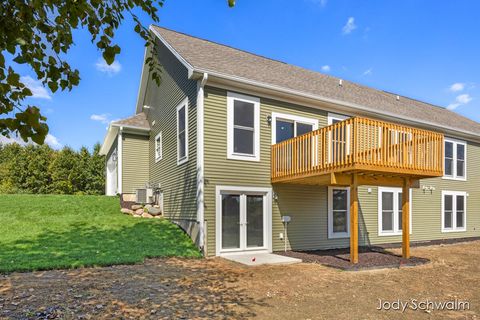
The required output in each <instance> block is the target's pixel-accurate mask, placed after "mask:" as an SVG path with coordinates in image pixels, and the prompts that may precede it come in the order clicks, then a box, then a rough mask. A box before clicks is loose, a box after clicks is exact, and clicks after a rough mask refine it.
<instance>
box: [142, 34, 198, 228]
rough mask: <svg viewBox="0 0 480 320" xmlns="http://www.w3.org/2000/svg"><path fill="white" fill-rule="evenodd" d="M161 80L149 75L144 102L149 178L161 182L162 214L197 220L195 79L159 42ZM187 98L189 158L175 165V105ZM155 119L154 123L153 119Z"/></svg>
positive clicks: (154, 182) (152, 181)
mask: <svg viewBox="0 0 480 320" xmlns="http://www.w3.org/2000/svg"><path fill="white" fill-rule="evenodd" d="M157 46H158V57H159V61H160V64H161V65H162V74H161V77H162V79H161V84H160V86H157V84H156V83H155V81H152V80H151V79H150V77H149V80H148V83H147V87H146V93H145V98H144V101H143V104H144V105H148V106H149V107H150V108H149V109H145V110H144V112H145V113H146V115H147V119H148V121H149V123H150V126H151V132H150V156H149V158H150V179H149V181H150V182H151V183H152V184H161V190H162V192H163V197H164V210H165V215H166V216H167V217H168V218H170V219H172V220H175V221H178V222H179V223H181V224H182V225H183V222H182V221H195V220H196V192H197V189H196V188H197V184H196V181H197V177H196V145H197V141H196V134H197V127H196V118H197V110H196V94H197V93H196V92H197V82H196V81H194V80H189V79H188V71H187V69H186V68H185V67H184V66H183V65H182V64H181V63H180V62H179V61H178V60H177V59H176V58H175V56H174V55H173V54H172V53H171V52H170V51H169V50H168V49H167V48H166V47H165V46H164V45H163V44H161V43H160V42H158V43H157ZM185 98H188V161H187V162H186V163H183V164H181V165H177V112H176V108H177V106H178V105H179V104H180V103H181V102H182V101H183V100H184V99H185ZM153 121H155V123H153ZM160 131H161V132H162V139H163V143H162V145H163V158H162V160H160V161H158V162H157V161H155V136H156V135H157V134H158V133H159V132H160Z"/></svg>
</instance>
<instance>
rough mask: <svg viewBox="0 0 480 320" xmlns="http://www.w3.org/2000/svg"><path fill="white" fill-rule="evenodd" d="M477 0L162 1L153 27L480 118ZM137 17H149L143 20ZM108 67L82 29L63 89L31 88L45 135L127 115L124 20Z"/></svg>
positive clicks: (135, 69)
mask: <svg viewBox="0 0 480 320" xmlns="http://www.w3.org/2000/svg"><path fill="white" fill-rule="evenodd" d="M479 12H480V1H474V0H471V1H438V0H436V1H434V0H425V1H418V0H415V1H414V0H410V1H406V0H402V1H381V0H369V1H367V0H365V1H360V0H355V1H353V0H352V1H347V0H297V1H286V0H276V1H275V0H271V1H266V0H265V1H253V0H237V6H236V7H235V8H234V9H230V8H228V6H227V1H226V0H225V1H220V0H203V1H187V0H176V1H173V0H166V1H165V5H164V7H163V8H162V9H161V10H160V17H161V22H160V25H161V26H164V27H167V28H171V29H174V30H177V31H181V32H185V33H188V34H191V35H194V36H198V37H201V38H205V39H209V40H213V41H216V42H220V43H224V44H227V45H230V46H233V47H237V48H241V49H244V50H247V51H251V52H254V53H257V54H260V55H264V56H267V57H270V58H274V59H278V60H281V61H285V62H287V63H291V64H295V65H299V66H302V67H305V68H308V69H312V70H316V71H320V72H326V73H329V74H331V75H334V76H337V77H341V78H343V79H347V80H351V81H355V82H359V83H361V84H365V85H368V86H372V87H375V88H378V89H382V90H387V91H390V92H394V93H396V94H400V95H404V96H409V97H412V98H416V99H419V100H422V101H426V102H430V103H433V104H436V105H440V106H444V107H447V106H448V107H450V108H452V109H454V111H455V112H458V113H460V114H462V115H465V116H467V117H470V118H472V119H474V120H476V121H480V112H479V110H480V109H479V107H480V63H479V58H480V41H479V32H480V15H479ZM143 21H144V23H145V24H149V23H150V21H149V20H148V19H147V18H145V17H144V19H143ZM116 41H117V43H118V44H119V45H120V46H121V47H122V52H121V54H120V55H119V56H118V60H117V61H116V62H115V65H114V66H110V67H107V66H105V65H104V63H103V61H102V60H101V59H100V56H101V54H100V52H98V51H97V50H96V48H95V47H94V45H92V44H91V43H90V41H89V37H88V34H87V33H86V32H84V31H78V32H76V33H75V42H76V46H75V47H74V48H73V49H72V51H71V52H70V53H69V55H68V59H69V61H70V62H71V64H72V65H73V66H75V67H76V68H78V69H79V70H80V72H81V77H82V80H81V83H80V85H79V86H78V87H76V88H75V89H74V90H72V91H71V92H57V93H55V94H53V95H52V94H51V93H50V92H49V91H48V90H46V89H43V88H41V87H36V86H38V84H37V83H35V81H33V79H29V78H28V76H32V75H33V73H31V72H30V71H29V70H28V69H22V74H23V76H24V77H27V78H24V79H25V80H26V81H28V82H29V83H30V86H31V87H32V88H35V93H36V97H35V98H32V99H31V101H30V102H31V103H35V104H37V105H39V106H40V107H41V109H42V111H43V112H44V113H45V115H46V116H47V117H48V123H49V126H50V136H49V138H48V140H47V141H48V142H49V143H50V144H51V145H53V146H56V147H61V146H64V145H69V146H71V147H73V148H79V147H80V146H82V145H85V146H88V147H91V146H92V145H93V144H94V143H95V142H101V141H102V140H103V137H104V135H105V132H106V127H107V126H108V122H109V121H111V120H115V119H120V118H124V117H128V116H130V115H132V114H134V112H135V102H136V98H137V92H138V86H139V82H140V72H141V66H142V59H143V51H144V49H143V42H142V40H141V39H140V38H139V37H138V35H137V34H136V33H135V32H134V31H133V24H132V22H131V21H126V22H125V24H124V25H123V26H122V27H121V28H120V29H119V30H118V32H117V36H116Z"/></svg>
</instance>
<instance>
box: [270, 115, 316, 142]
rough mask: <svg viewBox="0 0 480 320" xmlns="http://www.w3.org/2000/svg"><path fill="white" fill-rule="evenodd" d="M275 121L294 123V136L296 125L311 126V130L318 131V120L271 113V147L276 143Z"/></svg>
mask: <svg viewBox="0 0 480 320" xmlns="http://www.w3.org/2000/svg"><path fill="white" fill-rule="evenodd" d="M277 119H280V120H287V121H292V122H294V123H295V128H294V132H293V133H294V134H296V130H295V129H296V123H297V122H300V123H305V124H311V125H312V130H317V129H318V120H317V119H314V118H306V117H300V116H296V115H292V114H287V113H278V112H272V145H274V144H276V143H277Z"/></svg>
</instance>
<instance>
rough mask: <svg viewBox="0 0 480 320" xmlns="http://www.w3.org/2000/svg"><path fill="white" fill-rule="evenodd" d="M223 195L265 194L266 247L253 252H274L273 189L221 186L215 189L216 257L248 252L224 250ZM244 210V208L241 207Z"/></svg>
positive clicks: (246, 250)
mask: <svg viewBox="0 0 480 320" xmlns="http://www.w3.org/2000/svg"><path fill="white" fill-rule="evenodd" d="M222 193H227V194H240V195H241V194H244V195H245V194H246V193H253V194H263V195H264V196H265V203H264V222H265V227H264V234H263V236H264V247H263V248H255V249H253V251H266V252H272V250H273V249H272V188H265V187H242V186H219V185H217V186H216V187H215V255H216V256H221V255H225V254H228V253H234V252H235V253H241V252H248V249H245V250H243V251H242V249H238V250H233V251H232V250H222V197H221V195H222ZM240 209H242V207H240Z"/></svg>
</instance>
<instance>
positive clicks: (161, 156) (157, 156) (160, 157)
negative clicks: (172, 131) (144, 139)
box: [154, 131, 163, 163]
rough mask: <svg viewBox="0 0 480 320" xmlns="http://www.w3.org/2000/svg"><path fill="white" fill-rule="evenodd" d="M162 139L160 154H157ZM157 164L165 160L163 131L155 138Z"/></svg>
mask: <svg viewBox="0 0 480 320" xmlns="http://www.w3.org/2000/svg"><path fill="white" fill-rule="evenodd" d="M158 138H160V142H159V144H160V154H157V140H158ZM154 153H155V163H157V162H158V161H160V160H162V158H163V137H162V131H160V132H159V133H158V134H157V135H156V136H155V150H154Z"/></svg>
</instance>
